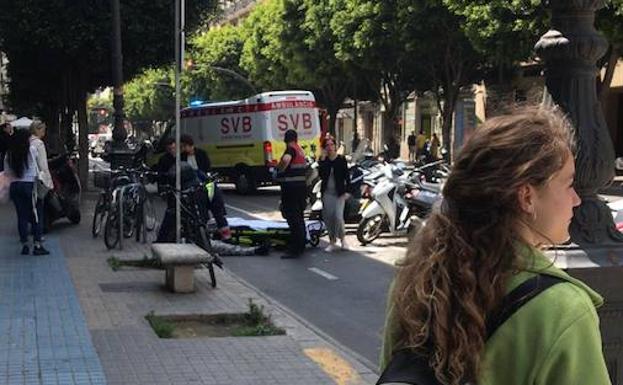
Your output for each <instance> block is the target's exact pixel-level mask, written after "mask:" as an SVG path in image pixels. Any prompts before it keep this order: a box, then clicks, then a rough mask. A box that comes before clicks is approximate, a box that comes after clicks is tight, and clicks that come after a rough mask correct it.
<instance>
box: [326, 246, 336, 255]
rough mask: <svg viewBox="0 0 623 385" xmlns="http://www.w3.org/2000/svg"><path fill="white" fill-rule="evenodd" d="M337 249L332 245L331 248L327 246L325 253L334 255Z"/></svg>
mask: <svg viewBox="0 0 623 385" xmlns="http://www.w3.org/2000/svg"><path fill="white" fill-rule="evenodd" d="M336 249H337V247H336V246H335V245H334V244H330V245H329V246H327V247H326V248H325V249H324V251H326V252H327V253H332V252H334V251H335V250H336Z"/></svg>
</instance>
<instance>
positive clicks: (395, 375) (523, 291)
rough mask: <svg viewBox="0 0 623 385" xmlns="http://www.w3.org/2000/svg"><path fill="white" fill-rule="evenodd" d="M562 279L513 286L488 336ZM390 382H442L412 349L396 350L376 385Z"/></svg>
mask: <svg viewBox="0 0 623 385" xmlns="http://www.w3.org/2000/svg"><path fill="white" fill-rule="evenodd" d="M561 282H566V281H565V280H564V279H562V278H558V277H554V276H551V275H545V274H539V275H537V276H535V277H532V278H530V279H528V280H526V281H525V282H523V283H522V284H521V285H519V286H518V287H516V288H515V289H513V290H512V291H511V292H510V293H508V294H507V295H506V296H505V297H504V298H503V299H502V302H501V304H500V306H499V307H498V310H497V311H495V312H494V314H493V316H492V317H491V318H490V319H489V320H488V321H487V339H488V338H490V337H491V336H492V335H493V333H495V331H496V330H497V329H498V328H499V327H500V326H501V325H502V324H503V323H504V322H506V320H508V319H509V318H510V317H511V316H512V315H513V314H515V312H516V311H517V310H519V309H520V308H521V307H522V306H523V305H525V304H526V303H528V302H529V301H530V300H531V299H532V298H534V297H536V296H537V295H539V294H540V293H542V292H543V291H545V290H546V289H548V288H549V287H551V286H553V285H556V284H558V283H561ZM390 384H395V385H398V384H408V385H441V384H440V382H439V381H438V380H437V378H436V377H435V372H434V371H433V369H432V368H431V367H430V365H429V361H428V357H427V356H425V355H422V354H419V353H417V352H415V351H414V350H412V349H402V350H399V351H397V352H395V353H394V354H393V356H392V358H391V360H390V361H389V363H388V364H387V367H386V368H385V370H384V371H383V373H381V377H380V378H379V380H378V381H377V382H376V385H390Z"/></svg>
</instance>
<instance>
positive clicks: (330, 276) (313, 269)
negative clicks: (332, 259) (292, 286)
mask: <svg viewBox="0 0 623 385" xmlns="http://www.w3.org/2000/svg"><path fill="white" fill-rule="evenodd" d="M307 270H309V271H311V272H312V273H316V274H318V275H320V276H322V277H324V278H326V279H328V280H329V281H337V280H338V279H339V278H338V277H336V276H335V275H333V274H331V273H327V272H326V271H324V270H322V269H319V268H317V267H309V268H308V269H307Z"/></svg>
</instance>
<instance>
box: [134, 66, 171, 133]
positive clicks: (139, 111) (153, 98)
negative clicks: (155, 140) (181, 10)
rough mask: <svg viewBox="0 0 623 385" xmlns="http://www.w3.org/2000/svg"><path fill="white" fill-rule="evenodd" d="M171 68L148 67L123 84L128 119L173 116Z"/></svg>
mask: <svg viewBox="0 0 623 385" xmlns="http://www.w3.org/2000/svg"><path fill="white" fill-rule="evenodd" d="M173 82H174V80H173V68H172V67H171V66H168V67H162V68H148V69H146V70H144V71H143V72H142V73H140V74H139V75H137V76H136V77H134V79H132V80H131V81H129V82H127V83H126V84H125V86H124V98H125V105H126V108H125V112H126V114H127V116H128V118H129V119H130V121H133V122H135V121H167V120H169V119H171V118H173V116H174V112H175V110H174V108H175V94H174V83H173Z"/></svg>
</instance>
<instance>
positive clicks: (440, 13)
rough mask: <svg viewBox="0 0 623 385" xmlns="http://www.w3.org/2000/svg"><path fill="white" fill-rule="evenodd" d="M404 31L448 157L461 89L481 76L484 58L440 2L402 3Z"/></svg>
mask: <svg viewBox="0 0 623 385" xmlns="http://www.w3.org/2000/svg"><path fill="white" fill-rule="evenodd" d="M400 8H401V9H402V13H403V16H402V19H403V20H404V21H405V27H404V28H405V30H406V31H408V32H407V33H408V35H409V36H411V38H413V39H415V43H414V45H415V48H414V50H415V51H416V52H418V58H419V60H417V62H415V63H414V64H412V66H413V73H414V74H415V76H417V77H418V78H420V79H421V80H420V84H423V86H424V87H427V86H428V89H429V90H430V91H432V92H433V94H434V95H435V99H436V101H437V107H438V109H439V111H440V113H441V118H442V135H443V140H444V146H445V147H446V149H447V150H448V152H449V158H450V159H451V158H452V152H453V147H454V143H453V139H454V138H453V137H452V124H453V117H454V111H455V107H456V103H457V100H458V97H459V95H460V93H461V89H462V88H464V87H466V86H471V85H472V84H473V83H474V82H475V81H477V80H478V79H480V78H481V77H482V76H483V67H484V66H485V64H484V63H485V62H486V59H485V58H483V56H482V55H480V54H479V53H478V52H477V51H476V50H475V49H474V47H473V46H472V44H471V42H470V41H469V39H468V38H467V36H466V35H465V33H463V31H462V30H461V25H462V24H463V23H464V18H463V17H461V16H457V15H456V14H454V13H452V12H450V10H449V9H448V8H447V7H446V6H445V5H444V3H443V2H442V1H436V0H418V1H412V0H404V1H402V4H401V6H400Z"/></svg>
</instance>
